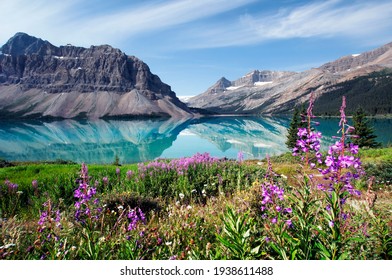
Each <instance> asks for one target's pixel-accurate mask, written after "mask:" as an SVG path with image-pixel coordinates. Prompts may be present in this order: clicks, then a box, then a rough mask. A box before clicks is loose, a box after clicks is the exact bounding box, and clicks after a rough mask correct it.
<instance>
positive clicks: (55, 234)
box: [28, 199, 66, 259]
mask: <svg viewBox="0 0 392 280" xmlns="http://www.w3.org/2000/svg"><path fill="white" fill-rule="evenodd" d="M43 206H44V210H42V211H41V214H40V217H39V220H38V223H37V224H38V227H37V232H38V237H37V240H36V241H35V242H34V247H30V248H29V249H28V250H29V251H30V252H33V251H34V250H35V251H36V252H35V253H37V252H38V253H39V254H40V259H47V258H50V259H55V258H58V257H59V256H61V255H62V254H61V252H62V251H64V246H63V245H64V244H63V243H62V242H60V236H61V230H62V225H61V213H60V210H59V209H58V208H57V209H56V208H55V207H54V205H53V204H52V201H51V200H50V199H49V200H48V201H46V202H45V203H44V204H43ZM65 254H66V252H65Z"/></svg>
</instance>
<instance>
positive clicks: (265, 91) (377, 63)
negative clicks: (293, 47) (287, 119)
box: [187, 43, 392, 115]
mask: <svg viewBox="0 0 392 280" xmlns="http://www.w3.org/2000/svg"><path fill="white" fill-rule="evenodd" d="M391 68H392V43H389V44H386V45H384V46H381V47H380V48H377V49H374V50H371V51H368V52H364V53H362V54H353V55H348V56H345V57H342V58H339V59H337V60H335V61H333V62H329V63H326V64H324V65H322V66H320V67H318V68H312V69H310V70H307V71H304V72H285V71H269V70H263V71H259V70H254V71H252V72H250V73H247V74H246V75H244V76H243V77H241V78H239V79H237V80H235V81H229V80H227V79H225V78H221V79H219V80H218V81H217V82H216V83H215V84H214V85H213V86H211V87H210V88H208V89H207V90H206V91H205V92H204V93H201V94H199V95H197V96H195V97H193V98H191V99H189V100H188V101H187V104H188V106H189V107H192V108H195V110H197V109H198V110H205V111H208V112H210V113H212V114H213V113H215V114H233V113H234V114H266V115H271V114H289V113H291V112H292V111H293V109H294V107H295V106H300V105H301V104H303V103H306V102H307V101H308V100H309V95H310V93H311V92H314V94H315V96H316V102H315V112H317V113H318V114H322V115H335V114H338V110H336V108H339V106H338V107H336V103H337V102H338V101H337V100H339V102H341V96H342V95H348V107H347V109H348V111H347V112H348V113H352V112H353V111H354V110H355V109H356V108H357V107H358V106H362V107H363V108H364V109H365V110H366V111H367V112H368V113H369V114H376V115H379V114H392V76H391V72H392V70H390V69H391Z"/></svg>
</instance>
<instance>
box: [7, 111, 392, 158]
mask: <svg viewBox="0 0 392 280" xmlns="http://www.w3.org/2000/svg"><path fill="white" fill-rule="evenodd" d="M316 121H318V122H320V125H319V126H318V127H317V130H319V131H321V132H322V133H323V139H322V145H323V147H326V146H327V145H329V144H331V143H332V142H334V141H335V140H334V139H333V138H332V136H334V135H337V131H338V129H339V127H338V122H339V120H338V119H335V118H331V119H316ZM289 123H290V118H266V117H263V118H261V117H214V118H201V119H186V120H185V119H184V120H175V119H148V120H85V121H76V120H61V121H51V122H43V121H29V122H26V121H5V120H0V158H2V159H6V160H9V161H52V160H57V159H63V160H71V161H74V162H78V163H81V162H86V163H112V162H113V161H114V159H115V157H116V156H118V158H119V159H120V163H134V162H141V161H149V160H153V159H156V158H178V157H186V156H192V155H194V154H196V153H198V152H199V153H204V152H207V153H210V154H211V155H212V156H215V157H220V158H221V157H227V158H237V154H238V152H239V151H242V152H243V154H244V158H245V159H253V158H257V159H262V158H264V157H265V156H266V155H267V154H268V155H278V154H281V153H284V152H287V151H288V149H287V148H286V146H285V141H286V133H287V127H288V126H289ZM370 123H371V125H372V126H373V127H374V129H375V134H376V135H377V136H378V138H377V140H378V141H379V142H381V143H383V144H384V145H388V144H391V143H392V119H370Z"/></svg>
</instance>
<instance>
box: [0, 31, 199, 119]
mask: <svg viewBox="0 0 392 280" xmlns="http://www.w3.org/2000/svg"><path fill="white" fill-rule="evenodd" d="M0 115H2V116H6V117H10V116H14V117H54V118H75V117H84V118H102V117H127V116H163V117H170V116H174V117H183V116H191V115H192V113H191V112H190V111H189V109H188V108H187V106H186V105H185V104H184V103H182V102H181V101H180V100H179V99H178V98H177V96H176V94H175V93H174V92H173V91H172V90H171V87H170V86H169V85H167V84H165V83H163V82H162V81H161V80H160V78H159V77H158V76H157V75H154V74H152V73H151V71H150V68H149V67H148V65H147V64H145V63H144V62H143V61H142V60H140V59H138V58H137V57H135V56H129V55H126V54H125V53H123V52H122V51H121V50H119V49H116V48H113V47H111V46H110V45H100V46H91V47H90V48H84V47H75V46H72V45H66V46H60V47H56V46H54V45H52V44H51V43H49V42H48V41H44V40H42V39H40V38H36V37H33V36H30V35H28V34H26V33H21V32H19V33H16V34H15V36H13V37H12V38H10V39H9V40H8V41H7V43H6V44H5V45H3V46H2V47H1V54H0Z"/></svg>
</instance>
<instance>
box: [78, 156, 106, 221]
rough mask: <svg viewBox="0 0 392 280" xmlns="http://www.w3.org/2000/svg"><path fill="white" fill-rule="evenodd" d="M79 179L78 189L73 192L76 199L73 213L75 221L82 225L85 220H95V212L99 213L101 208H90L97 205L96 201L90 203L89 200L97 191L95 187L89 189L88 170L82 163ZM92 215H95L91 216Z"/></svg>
mask: <svg viewBox="0 0 392 280" xmlns="http://www.w3.org/2000/svg"><path fill="white" fill-rule="evenodd" d="M81 178H82V182H81V183H79V187H78V188H77V189H76V190H75V192H74V197H75V198H76V199H77V201H76V202H75V204H74V206H75V209H76V212H75V219H76V221H78V222H82V223H84V222H85V220H86V218H88V219H91V218H96V217H97V214H98V213H97V212H99V211H100V209H101V208H97V209H92V208H91V207H92V206H93V205H96V204H98V199H94V200H93V201H92V202H91V200H92V199H93V197H94V196H95V194H96V193H97V189H96V188H95V187H91V186H90V185H89V184H88V169H87V165H85V164H84V163H83V164H82V169H81ZM91 204H93V205H91ZM93 213H94V214H96V215H95V216H92V214H93Z"/></svg>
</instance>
